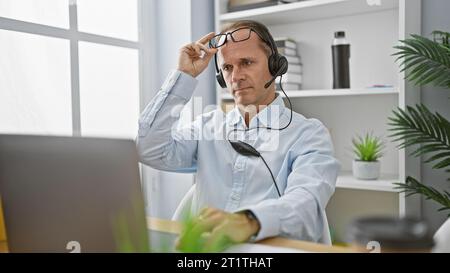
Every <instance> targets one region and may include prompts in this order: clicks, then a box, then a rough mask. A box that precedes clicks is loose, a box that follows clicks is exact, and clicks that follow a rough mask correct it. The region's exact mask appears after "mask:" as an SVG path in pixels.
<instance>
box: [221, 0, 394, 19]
mask: <svg viewBox="0 0 450 273" xmlns="http://www.w3.org/2000/svg"><path fill="white" fill-rule="evenodd" d="M368 2H370V3H372V2H377V1H375V0H308V1H301V2H295V3H290V4H282V5H276V6H270V7H264V8H256V9H249V10H243V11H237V12H230V13H224V14H222V15H220V17H219V20H220V21H221V22H222V23H225V22H229V21H236V20H240V19H250V20H257V21H261V22H263V23H265V24H269V25H271V24H286V23H294V22H302V21H309V20H318V19H323V18H332V17H339V16H345V15H354V14H362V13H370V12H379V11H383V10H390V9H396V8H397V7H398V1H394V0H382V1H379V2H380V5H369V4H368Z"/></svg>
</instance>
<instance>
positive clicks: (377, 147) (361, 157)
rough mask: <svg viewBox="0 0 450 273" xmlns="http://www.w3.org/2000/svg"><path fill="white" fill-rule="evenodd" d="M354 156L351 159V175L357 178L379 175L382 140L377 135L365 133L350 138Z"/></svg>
mask: <svg viewBox="0 0 450 273" xmlns="http://www.w3.org/2000/svg"><path fill="white" fill-rule="evenodd" d="M352 143H353V151H354V153H355V155H356V158H355V159H354V160H353V166H352V170H353V176H354V177H356V178H358V179H365V180H373V179H377V178H378V177H379V176H380V162H379V161H378V159H379V158H380V157H381V156H382V155H383V154H382V150H383V148H384V145H383V142H382V141H381V139H380V138H379V137H375V136H372V134H366V135H365V137H361V136H358V137H357V138H356V139H355V138H354V139H353V140H352Z"/></svg>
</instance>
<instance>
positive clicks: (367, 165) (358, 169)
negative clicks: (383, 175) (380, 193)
mask: <svg viewBox="0 0 450 273" xmlns="http://www.w3.org/2000/svg"><path fill="white" fill-rule="evenodd" d="M352 169H353V176H354V177H356V178H357V179H364V180H375V179H378V177H380V162H379V161H374V162H368V161H360V160H353V168H352Z"/></svg>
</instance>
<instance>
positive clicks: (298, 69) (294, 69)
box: [287, 63, 303, 74]
mask: <svg viewBox="0 0 450 273" xmlns="http://www.w3.org/2000/svg"><path fill="white" fill-rule="evenodd" d="M302 72H303V69H302V65H301V64H291V63H289V66H288V71H287V73H294V74H302Z"/></svg>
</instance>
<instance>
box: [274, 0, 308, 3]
mask: <svg viewBox="0 0 450 273" xmlns="http://www.w3.org/2000/svg"><path fill="white" fill-rule="evenodd" d="M301 1H306V0H280V2H281V3H283V4H289V3H294V2H301Z"/></svg>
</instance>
